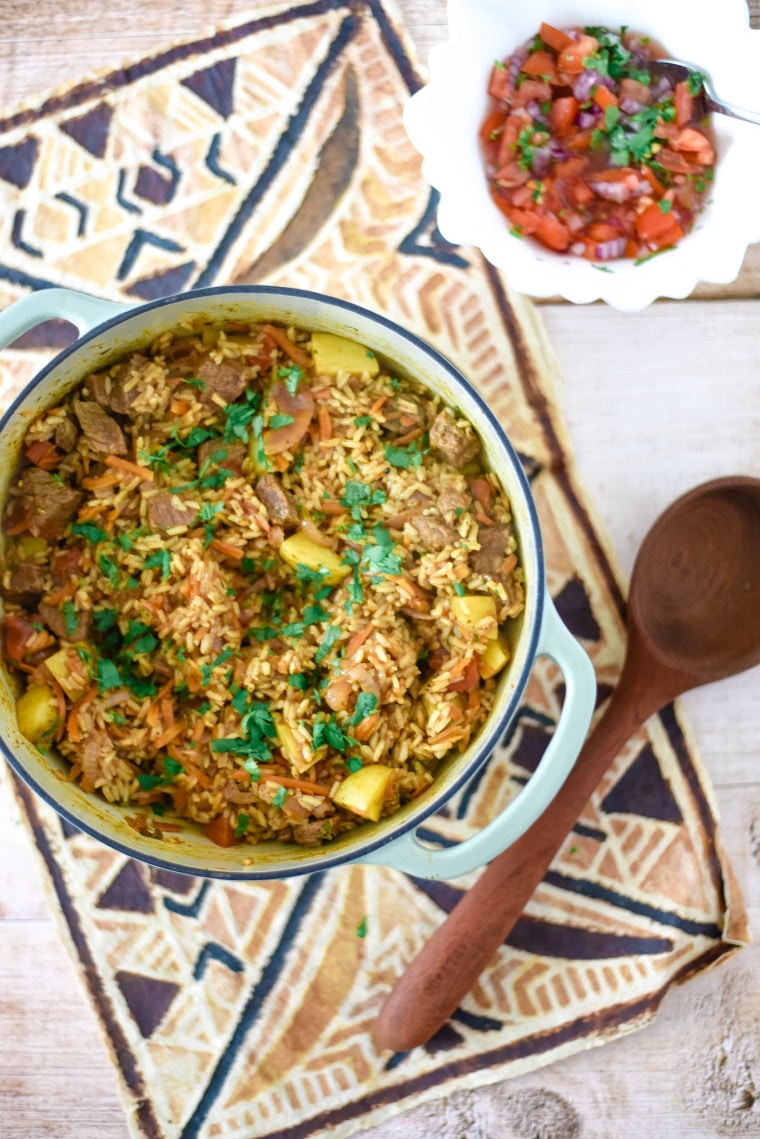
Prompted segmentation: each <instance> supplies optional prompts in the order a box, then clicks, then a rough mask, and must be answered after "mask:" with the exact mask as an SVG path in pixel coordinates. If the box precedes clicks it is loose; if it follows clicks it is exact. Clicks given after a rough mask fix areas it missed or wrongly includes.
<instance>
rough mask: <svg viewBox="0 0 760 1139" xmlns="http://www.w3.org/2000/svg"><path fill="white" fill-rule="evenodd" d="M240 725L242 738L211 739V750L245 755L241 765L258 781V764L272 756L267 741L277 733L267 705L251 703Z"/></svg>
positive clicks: (259, 776)
mask: <svg viewBox="0 0 760 1139" xmlns="http://www.w3.org/2000/svg"><path fill="white" fill-rule="evenodd" d="M240 727H241V731H242V732H243V737H242V738H237V739H216V740H212V741H211V750H212V751H224V752H229V753H231V754H232V755H242V756H245V762H244V763H243V767H244V768H245V770H246V771H247V772H248V774H249V775H250V776H251V778H252V779H254V781H258V779H260V778H261V773H260V771H259V769H258V764H259V763H265V762H266V761H267V760H268V759H271V758H272V751H271V748H270V747H269V743H268V741H269V740H271V739H273V738H274V737H275V736H276V735H277V729H276V728H275V726H274V720H273V719H272V716H271V713H270V711H269V705H268V704H264V703H255V704H251V706H250V708H249V709H248V711H247V712H246V713H245V715H244V716H243V719H242V721H241V724H240ZM249 761H252V767H249Z"/></svg>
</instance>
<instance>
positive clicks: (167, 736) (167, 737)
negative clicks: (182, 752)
mask: <svg viewBox="0 0 760 1139" xmlns="http://www.w3.org/2000/svg"><path fill="white" fill-rule="evenodd" d="M184 730H185V722H184V720H179V721H178V722H177V723H176V724H172V726H171V727H170V728H167V729H166V731H165V732H161V735H160V736H156V738H155V739H154V740H153V746H154V747H155V748H156V749H157V750H160V749H161V748H162V747H166V745H167V744H169V743H171V742H172V740H176V738H177V736H181V735H182V733H183V732H184Z"/></svg>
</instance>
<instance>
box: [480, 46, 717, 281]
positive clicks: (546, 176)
mask: <svg viewBox="0 0 760 1139" xmlns="http://www.w3.org/2000/svg"><path fill="white" fill-rule="evenodd" d="M663 58H667V56H666V53H665V50H664V49H663V48H662V46H661V45H660V44H658V43H656V42H655V41H654V40H653V39H651V38H650V37H648V36H644V35H640V34H638V33H636V32H632V31H630V30H629V29H627V28H621V29H620V31H619V32H614V31H610V30H608V29H607V28H596V27H588V28H583V29H578V28H569V29H567V30H560V29H558V28H553V27H551V25H549V24H542V25H541V28H540V30H539V33H538V35H536V36H535V37H534V38H533V39H532V40H531V41H530V42H529V43H528V44H525V45H523V46H522V47H520V48H518V49H517V51H515V52H513V53H512V55H510V56H509V57H508V58H507V59H505V60H504V61H503V62H499V61H497V62H496V63H495V64H494V67H493V71H492V73H491V79H490V83H489V87H488V94H489V96H490V106H489V110H488V113H487V115H486V117H485V119H484V121H483V124H482V126H481V129H480V139H481V143H482V147H483V153H484V157H485V164H486V173H487V176H488V182H489V189H490V193H491V197H492V198H493V201H494V202H495V204H496V205H497V206H498V208H499V209H500V210H501V212H502V213H503V214H504V215H505V216H506V217H507V219H508V220H509V222H510V230H511V232H512V233H514V234H515V235H516V236H518V237H534V238H536V239H537V240H538V241H540V242H541V243H542V244H543V245H545V246H547V247H548V248H549V249H554V250H557V251H558V252H561V253H567V254H571V255H573V256H577V257H584V258H586V259H588V260H590V261H602V262H606V261H613V260H616V259H618V258H633V259H634V260H635V261H636V262H640V261H641V260H646V259H647V258H649V257H651V256H653V255H654V254H655V253H659V252H662V251H664V250H667V249H670V248H672V247H673V246H674V245H676V244H677V242H679V241H680V240H681V238H682V237H683V236H684V234H686V233H688V232H689V230H690V229H691V228H692V226H693V225H694V222H695V219H696V217H697V215H698V213H699V211H700V209H701V208H702V206H703V205H704V201H705V198H706V196H707V193H708V192H709V184H710V182H711V181H712V179H713V173H714V166H715V148H714V145H713V141H712V137H711V134H710V130H709V122H708V120H707V119H706V118H705V117H704V115H703V106H702V101H701V99H700V92H701V90H702V77H701V76H700V75H698V74H694V75H692V76H691V77H690V78H689V79H687V80H686V82H683V83H678V84H677V86H676V87H675V88H674V87H673V86H672V84H671V83H670V82H669V80H668V79H666V78H665V77H662V76H657V75H656V74H655V73H654V72H653V71H651V70H650V67H649V65H650V64H651V62H652V61H653V60H655V59H663Z"/></svg>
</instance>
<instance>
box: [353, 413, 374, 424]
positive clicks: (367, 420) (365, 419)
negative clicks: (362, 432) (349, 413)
mask: <svg viewBox="0 0 760 1139" xmlns="http://www.w3.org/2000/svg"><path fill="white" fill-rule="evenodd" d="M354 423H355V425H356V426H357V427H369V425H370V424H371V423H372V416H371V415H358V416H357V417H356V419H355V420H354Z"/></svg>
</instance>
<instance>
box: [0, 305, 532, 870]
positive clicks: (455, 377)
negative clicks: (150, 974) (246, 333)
mask: <svg viewBox="0 0 760 1139" xmlns="http://www.w3.org/2000/svg"><path fill="white" fill-rule="evenodd" d="M225 295H226V296H229V297H231V298H235V297H243V298H245V297H250V298H252V299H255V298H261V299H262V300H263V299H264V298H266V297H274V298H283V299H285V298H297V299H298V300H300V301H305V302H309V301H312V302H317V303H319V304H321V305H327V307H329V308H332V309H337V310H338V311H342V312H344V313H347V314H356V315H358V316H359V317H361V318H362V319H364V320H367V321H369V322H370V323H372V324H375V325H378V326H380V327H381V328H382V329H384V330H386V331H387V332H389V333H390V334H391V335H392V336H394V337H397V338H400V339H401V340H405V341H407V342H408V343H409V344H410V345H412V346H413V347H414V348H415V349H417V350H418V351H420V352H421V353H423V354H424V355H425V356H427V357H428V358H429V359H430V360H431V361H432V363H433V365H434V367H435V368H436V369H438V370H439V371H442V372H444V373H445V374H446V375H447V377H448V378H449V379H450V380H451V381H452V382H453V385H454V386H455V387H456V388H460V389H462V388H464V389H466V391H467V394H468V397H469V398H470V399H471V400H472V401H473V402H474V403H475V405H476V407H477V409H478V411H479V413H480V415H481V416H482V417H483V419H485V420H486V421H487V422H488V424H489V426H490V427H491V429H492V430H493V432H494V434H495V436H496V438H497V440H498V442H499V445H500V448H501V453H502V456H503V458H504V459H505V460H506V462H507V464H508V466H509V467H510V468H511V472H512V474H513V476H514V480H515V482H516V483H517V485H518V486H519V489H520V491H521V494H522V499H523V505H524V506H525V509H526V515H527V521H528V526H529V536H530V541H531V542H532V547H533V554H534V558H535V576H536V579H535V581H534V582H532V583H531V592H532V593H533V594H534V599H535V604H534V607H533V613H532V624H531V625H530V627H524V628H523V629H522V631H521V633H520V640H521V642H523V654H524V655H523V661H522V665H521V668H520V671H519V674H518V675H517V676H516V677H513V678H512V680H511V693H510V696H509V699H508V701H507V703H506V705H505V707H504V710H503V712H502V713H501V715H499V716H498V717H494V718H493V720H492V721H489V720H486V723H485V724H484V726H483V729H482V730H481V732H480V734H479V735H478V736H477V737H476V741H475V744H474V749H475V750H474V754H473V755H472V757H471V759H470V760H469V762H468V763H467V765H466V767H465V768H464V769H463V770H462V771H461V772H460V773H459V774H458V775H457V777H456V778H455V779H454V780H453V782H452V783H451V784H447V785H446V786H445V787H442V788H441V789H440V790H438V791H437V792H436V791H435V786H436V783H435V782H434V783H433V784H432V785H431V788H430V791H431V792H433V793H431V794H430V797H429V799H427V800H426V801H425V803H424V806H423V805H420V807H419V809H418V811H419V813H418V812H417V811H414V812H410V817H408V818H406V819H403V820H402V821H401V822H400V823H399V824H398V825H397V826H395V827H391V828H390V829H389V830H387V831H386V832H385V833H383V834H381V835H378V836H377V837H375V838H372V836H371V832H369V834H368V835H367V837H364V838H363V840H362V839H361V838H360V837H359V836H362V835H365V832H368V831H369V828H367V827H365V826H362V827H360V828H359V829H358V830H357V831H355V832H350V834H351V835H354V834H355V835H356V836H357V841H356V843H355V846H353V845H352V846H350V847H349V849H345V847H344V848H343V849H338V850H335V851H334V853H331V851H332V850H334V847H332V846H329V847H327V848H317V849H318V851H319V853H316V852H315V853H305V852H306V851H309V852H311V848H300V847H299V848H294V853H296V851H298V852H301V851H303V852H304V853H303V854H302V855H301V857H302V858H303V862H302V864H296V865H293V866H290V867H287V868H283V867H280V866H277V865H274V866H273V865H271V864H269V865H263V866H261V867H257V866H256V865H255V863H254V864H252V865H250V866H243V865H242V864H241V866H240V868H239V869H229V868H226V867H225V868H223V869H220V868H214V867H212V868H208V869H204V868H201V867H198V868H191V867H189V866H186V865H183V864H182V863H178V862H175V861H172V860H171V858H167V857H161V856H160V855H154V854H152V853H150V852H145V853H144V852H143V851H142V850H141V851H140V852H139V853H136V851H135V850H134V849H133V848H130V846H129V845H127V844H126V843H124V842H123V841H122V840H121V839H119V838H118V837H114V836H113V835H111V834H109V833H107V832H106V831H105V830H101V829H100V828H98V826H96V825H95V824H92V823H90V822H89V821H83V820H82V819H80V818H79V817H78V816H77V815H75V814H74V813H73V812H72V811H71V810H70V809H69V808H68V807H67V806H66V805H64V804H62V803H60V802H59V801H58V800H57V799H56V798H55V796H54V795H52V794H50V793H49V792H48V791H47V790H46V789H45V788H44V787H43V786H41V785H40V783H39V782H38V780H37V779H36V778H35V776H34V775H33V774H32V773H31V772H30V771H29V769H28V768H27V767H26V766H25V765H24V764H23V763H22V762H21V761H19V760H18V759H17V758H16V756H15V754H14V752H13V749H12V747H11V746H10V744H9V743H8V742H7V741H6V739H5V736H4V735H3V734H2V733H0V753H1V754H2V755H3V756H4V757H5V759H6V760H7V761H8V763H9V765H10V767H11V769H12V770H13V771H14V772H15V773H16V774H17V775H18V776H19V777H20V778H21V779H22V780H23V781H24V783H25V784H27V785H28V786H29V787H30V788H31V789H32V790H33V791H34V792H35V794H36V795H38V796H39V797H40V798H41V799H42V800H43V802H45V803H46V804H47V805H48V806H50V807H52V809H53V810H54V811H55V812H56V813H57V814H58V815H60V816H61V817H62V818H64V819H65V820H66V821H67V822H69V823H70V825H71V826H73V827H76V828H77V829H78V830H80V831H83V832H85V833H86V834H88V835H90V836H91V837H92V838H95V839H97V840H98V841H99V842H103V843H105V844H106V845H107V846H110V847H111V848H112V849H115V850H117V851H119V852H120V853H122V854H125V855H127V856H128V857H130V858H134V859H136V860H138V861H140V862H145V863H147V864H148V865H151V866H155V867H157V868H159V869H163V870H172V871H174V872H176V873H181V874H186V875H188V876H191V877H203V878H210V879H222V880H228V881H232V880H236V881H266V880H275V879H278V878H287V877H294V876H297V875H302V874H311V873H316V872H317V871H321V870H328V869H331V868H334V867H336V866H341V865H348V864H351V863H352V862H354V861H355V860H357V859H360V858H365V857H366V856H367V855H369V854H371V853H373V852H375V851H378V850H380V849H381V848H382V847H384V846H386V845H388V844H389V843H392V842H394V841H395V840H396V839H399V838H400V837H401V836H402V835H405V834H407V833H408V832H409V831H411V830H413V829H415V828H417V827H419V826H421V824H422V823H423V822H424V821H425V820H427V819H429V818H430V817H431V816H433V815H435V814H436V813H437V812H438V811H439V810H440V809H441V807H442V806H443V805H444V804H445V803H446V802H447V801H448V800H449V799H451V798H452V796H453V795H455V794H456V793H457V791H459V790H461V788H462V787H463V786H464V785H465V784H466V783H467V782H468V781H469V780H471V779H472V778H473V776H474V775H475V774H476V773H477V772H478V771H479V770H480V769H481V768H482V767H483V766H484V764H485V763H486V762H487V761H488V759H489V758H490V756H491V753H492V751H493V749H494V748H495V747H496V745H497V743H498V741H499V738H500V737H501V735H502V734H503V732H504V730H505V728H506V727H507V726H508V725H509V724H510V723H511V721H512V720H513V719H514V717H515V715H516V713H517V710H518V706H519V705H518V701H519V699H520V697H521V696H522V694H523V693H524V691H525V687H526V685H527V682H528V677H529V675H530V672H531V669H532V667H533V664H534V662H535V658H536V649H537V646H538V642H539V636H540V632H541V625H542V620H543V614H544V599H545V591H546V578H545V562H544V550H543V542H542V537H541V530H540V527H539V523H538V515H537V511H536V506H535V502H534V499H533V494H532V491H531V488H530V484H529V482H528V478H527V476H526V474H525V471H524V470H523V467H522V464H521V462H520V459H519V457H518V455H517V452H516V451H515V449H514V447H513V445H512V443H511V442H510V440H509V438H508V437H507V434H506V431H505V430H504V428H503V427H502V426H501V424H500V422H499V420H498V419H497V418H496V416H495V415H494V414H493V412H492V411H491V409H490V408H489V406H488V404H487V403H486V401H485V399H484V398H483V397H482V396H481V394H480V392H479V391H478V390H477V389H476V388H475V386H474V385H473V384H471V383H470V382H469V381H468V380H467V379H466V377H465V376H464V375H463V373H462V372H460V371H459V369H458V368H457V367H455V365H454V364H452V363H451V361H449V360H448V359H447V358H446V357H445V356H444V355H443V354H442V353H441V352H439V351H438V349H436V348H434V347H433V346H432V345H431V344H429V343H428V342H427V341H426V340H424V339H423V338H422V337H420V336H418V335H417V334H416V333H414V332H410V331H409V330H408V329H406V328H404V327H403V326H402V325H399V324H398V323H396V322H395V321H393V320H391V319H390V318H388V317H385V316H383V315H381V314H379V313H376V312H373V311H372V310H371V309H367V308H364V307H363V306H361V305H357V304H354V303H353V302H352V301H346V300H343V299H341V298H338V297H332V296H329V295H328V294H326V293H317V292H313V291H310V290H306V289H297V288H290V287H288V286H283V285H217V286H213V287H210V288H205V289H197V290H195V289H194V290H191V291H189V292H185V293H175V294H173V295H172V296H168V297H161V298H159V299H157V300H155V301H149V302H147V303H145V304H139V305H135V306H133V307H130V308H125V309H124V310H123V311H121V312H118V313H116V314H115V315H114V316H112V317H108V318H106V319H105V320H103V321H101V322H100V323H98V324H97V325H95V326H94V327H93V328H91V329H89V330H88V331H87V332H85V333H84V334H83V335H81V336H78V337H77V339H76V340H75V341H74V342H73V343H72V344H70V345H69V346H68V347H66V348H64V349H63V350H62V351H61V352H59V353H58V354H57V355H56V356H55V357H54V358H53V359H52V360H50V361H49V362H48V363H47V364H45V365H44V367H43V368H42V369H41V370H40V371H39V372H38V373H36V374H35V376H33V378H32V379H31V380H30V381H29V382H28V383H27V384H26V385H25V386H24V387H23V389H22V390H21V392H19V394H18V395H17V396H16V398H15V399H14V400H13V402H12V403H11V405H10V406H9V407H8V409H7V410H6V412H5V413H4V414H3V416H2V417H0V438H2V434H3V432H4V431H5V430H6V428H7V427H8V426H9V425H10V424H11V423H12V422H13V420H14V419H15V418H16V413H17V412H18V410H19V408H20V406H21V405H22V404H23V403H24V402H25V401H26V400H27V399H28V397H29V395H30V393H31V392H33V391H34V390H35V389H36V388H37V387H38V386H39V385H40V384H41V383H42V382H43V381H44V380H45V379H47V378H48V377H49V376H50V374H51V373H52V372H53V371H54V370H55V369H56V368H58V367H60V365H61V363H62V362H63V361H64V360H67V359H69V358H70V357H71V356H73V355H74V354H75V353H77V352H78V351H80V350H81V349H83V348H85V347H86V346H87V344H89V343H90V342H91V341H93V340H95V339H97V338H101V337H102V336H103V335H104V333H110V332H112V331H115V330H116V329H117V328H118V327H120V326H121V325H123V324H125V323H126V322H128V321H129V320H131V319H134V318H135V317H138V318H141V317H143V316H145V315H146V314H147V313H149V312H155V311H157V310H160V309H162V308H166V307H168V306H170V305H176V304H184V303H194V302H196V301H198V300H202V299H203V298H204V297H213V298H215V299H218V298H220V297H223V296H225ZM381 355H388V353H385V352H382V351H381ZM418 382H420V383H422V384H423V385H424V386H426V387H427V386H429V385H428V384H426V382H425V380H424V379H418ZM476 427H477V425H476ZM495 473H497V474H499V473H500V472H499V471H496V472H495ZM527 537H528V535H526V534H525V533H524V528H522V527H521V530H520V539H521V544H522V545H523V546H525V545H526V538H527ZM526 640H527V644H525V641H526ZM349 841H350V839H349V838H348V836H346V839H345V840H344V843H348V842H349ZM241 849H245V848H244V847H243V848H241ZM251 850H252V851H255V850H256V847H255V846H252V847H251Z"/></svg>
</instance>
